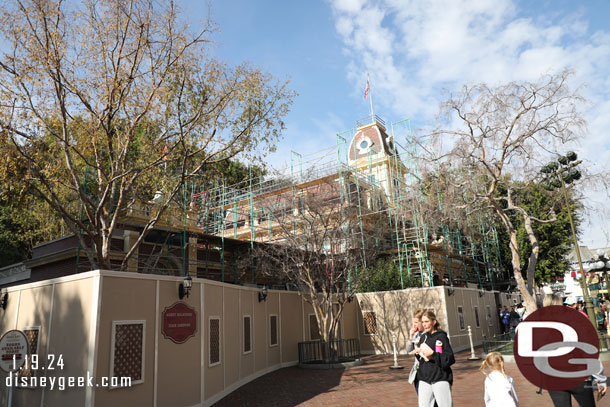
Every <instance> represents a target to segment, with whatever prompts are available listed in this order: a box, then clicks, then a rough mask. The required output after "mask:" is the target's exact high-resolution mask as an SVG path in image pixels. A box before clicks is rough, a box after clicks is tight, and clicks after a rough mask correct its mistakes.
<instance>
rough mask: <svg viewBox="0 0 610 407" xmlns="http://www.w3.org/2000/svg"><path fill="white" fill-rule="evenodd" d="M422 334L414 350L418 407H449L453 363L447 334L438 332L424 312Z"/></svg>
mask: <svg viewBox="0 0 610 407" xmlns="http://www.w3.org/2000/svg"><path fill="white" fill-rule="evenodd" d="M421 321H422V326H423V329H424V333H423V334H422V335H421V337H420V339H419V342H418V345H419V346H418V347H416V348H415V354H416V356H415V357H416V358H417V360H418V362H419V369H418V370H417V380H419V384H418V403H419V407H433V406H434V403H435V402H436V403H437V404H438V407H452V406H453V398H452V397H451V386H452V384H453V372H452V371H451V365H452V364H454V363H455V357H454V355H453V349H452V348H451V344H450V343H449V338H448V337H447V334H446V333H445V332H444V331H442V330H441V329H440V326H439V323H438V321H437V320H436V315H435V314H434V312H432V311H429V310H426V311H424V313H423V314H422V317H421Z"/></svg>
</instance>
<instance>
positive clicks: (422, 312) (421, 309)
mask: <svg viewBox="0 0 610 407" xmlns="http://www.w3.org/2000/svg"><path fill="white" fill-rule="evenodd" d="M423 315H424V309H423V308H420V309H418V310H416V311H415V314H413V318H417V319H419V320H421V317H422V316H423Z"/></svg>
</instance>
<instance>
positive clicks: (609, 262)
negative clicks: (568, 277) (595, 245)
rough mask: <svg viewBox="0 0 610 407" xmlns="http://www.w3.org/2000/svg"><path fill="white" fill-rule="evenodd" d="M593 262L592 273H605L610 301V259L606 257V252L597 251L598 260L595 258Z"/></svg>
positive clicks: (607, 295)
mask: <svg viewBox="0 0 610 407" xmlns="http://www.w3.org/2000/svg"><path fill="white" fill-rule="evenodd" d="M593 260H594V261H593V262H592V263H589V267H590V271H592V272H596V273H597V272H602V273H604V279H605V282H606V298H607V299H610V292H608V288H610V285H609V284H608V270H610V259H608V257H607V256H606V252H604V250H603V249H599V250H598V251H597V258H593ZM595 260H597V261H595Z"/></svg>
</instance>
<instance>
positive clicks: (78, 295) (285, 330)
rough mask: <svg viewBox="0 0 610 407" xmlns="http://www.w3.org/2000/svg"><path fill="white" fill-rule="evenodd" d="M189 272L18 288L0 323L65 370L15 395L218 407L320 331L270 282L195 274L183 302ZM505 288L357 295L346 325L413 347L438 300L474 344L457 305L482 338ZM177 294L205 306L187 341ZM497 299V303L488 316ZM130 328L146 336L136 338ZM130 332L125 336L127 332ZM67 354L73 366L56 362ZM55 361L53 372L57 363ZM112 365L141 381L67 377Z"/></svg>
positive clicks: (96, 275)
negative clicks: (176, 330)
mask: <svg viewBox="0 0 610 407" xmlns="http://www.w3.org/2000/svg"><path fill="white" fill-rule="evenodd" d="M182 281H183V279H182V278H179V277H170V276H158V275H146V274H138V273H129V272H113V271H90V272H86V273H80V274H76V275H73V276H68V277H62V278H57V279H53V280H46V281H40V282H35V283H30V284H24V285H20V286H15V287H10V288H8V289H7V293H8V301H7V307H6V309H4V310H2V309H0V332H1V333H4V332H6V331H8V330H11V329H19V330H23V331H27V332H28V333H29V334H31V333H32V332H37V335H36V336H35V338H36V340H35V343H36V349H35V353H37V354H38V358H39V367H38V370H37V371H35V372H34V373H33V374H34V376H36V377H38V378H39V379H40V378H41V377H43V376H44V377H47V378H55V380H60V379H59V378H60V377H64V379H63V380H66V382H65V388H64V389H63V390H59V389H58V384H59V382H56V384H55V389H54V390H52V391H51V390H50V389H49V385H48V383H47V387H46V388H44V387H42V388H41V387H37V388H19V387H17V388H14V389H13V395H12V398H13V400H12V405H13V406H24V407H26V406H27V407H32V406H45V407H53V406H58V407H59V406H61V407H65V406H108V407H115V406H123V405H129V406H155V407H156V406H172V407H181V406H209V405H212V404H213V403H215V402H216V401H218V400H220V399H221V398H223V397H224V396H226V395H227V394H229V393H230V392H232V391H233V390H235V389H237V388H239V387H240V386H242V385H243V384H245V383H248V382H249V381H251V380H253V379H255V378H257V377H259V376H261V375H264V374H266V373H269V372H271V371H274V370H276V369H279V368H282V367H286V366H292V365H296V364H297V363H298V346H297V344H298V342H302V341H308V340H311V339H314V338H315V336H316V334H317V326H315V317H313V309H312V308H311V305H309V304H308V303H306V302H305V301H304V300H303V297H301V296H300V295H299V294H298V293H297V292H294V291H276V290H269V292H268V295H267V299H266V301H259V293H260V292H261V290H260V289H259V288H256V287H246V286H238V285H231V284H226V283H221V282H216V281H210V280H204V279H194V281H193V287H192V290H191V293H190V296H188V297H185V298H184V299H182V300H179V298H178V288H179V285H180V283H181V282H182ZM496 295H498V294H497V293H494V292H484V291H479V290H476V289H466V288H456V289H455V290H454V291H453V292H452V293H451V295H449V291H448V289H447V288H446V287H430V288H412V289H406V290H400V291H391V292H380V293H366V294H357V295H356V296H355V298H354V301H351V302H349V303H346V306H345V308H344V311H343V317H342V319H341V323H340V333H339V334H340V336H341V337H342V338H345V339H349V338H356V337H357V338H359V339H360V343H361V349H362V352H363V353H378V354H387V353H390V352H391V351H392V340H393V338H392V335H393V334H394V335H396V337H397V341H398V349H399V350H400V352H401V353H404V352H405V343H406V342H405V340H406V338H407V336H408V331H409V328H410V327H411V326H412V315H413V312H414V310H415V309H417V308H430V309H434V310H435V311H436V313H437V315H438V319H439V322H440V324H441V326H442V327H443V329H445V330H446V331H447V332H448V334H449V336H450V339H451V341H452V344H453V346H454V348H455V350H456V351H457V350H460V349H464V348H466V347H467V346H468V345H467V344H468V342H467V337H466V336H464V330H463V329H460V322H459V321H460V317H459V315H457V314H456V312H457V309H458V307H462V311H463V315H462V318H464V323H465V324H466V325H471V326H472V328H473V335H474V338H475V341H476V342H477V343H479V342H480V340H481V338H482V335H483V334H486V335H488V336H492V335H493V334H494V333H498V332H499V327H498V321H497V317H496V315H495V314H496V310H495V302H494V299H495V296H496ZM502 298H503V297H502ZM504 300H505V301H507V302H508V301H509V300H513V299H512V298H503V301H504ZM177 302H182V303H184V304H186V305H187V306H188V307H190V308H192V309H194V310H195V314H196V330H195V332H194V336H192V337H190V338H188V339H187V340H186V341H184V343H175V342H174V341H173V340H171V339H170V338H167V337H165V335H164V334H163V332H162V324H163V312H164V310H166V309H167V308H168V307H171V306H173V305H175V304H176V303H177ZM475 306H476V307H478V310H479V311H478V312H479V326H478V327H477V324H476V321H475V320H474V316H473V309H474V307H475ZM488 307H489V308H490V309H491V312H492V313H493V314H492V315H491V316H490V317H488V314H487V310H488ZM247 326H250V328H247ZM131 329H135V330H136V332H137V333H138V334H137V335H135V336H133V335H132V336H130V335H131V334H130V333H129V332H131V331H129V330H131ZM122 330H125V336H124V337H119V336H117V332H119V331H121V332H123V331H122ZM248 330H249V331H250V335H247V331H248ZM212 331H213V332H212ZM214 335H216V336H214ZM121 338H123V339H121ZM125 338H127V339H125ZM130 338H131V339H130ZM133 338H136V339H137V340H134V339H133ZM213 338H216V339H213ZM119 340H134V342H133V343H130V346H131V348H130V347H128V349H130V352H131V353H130V354H129V355H123V356H121V357H119V356H116V355H114V356H113V350H116V349H118V348H117V347H116V343H115V342H116V341H119ZM246 342H247V344H246ZM212 343H216V344H217V345H218V346H212V345H211V344H212ZM212 348H213V349H212ZM133 354H136V356H135V357H134V356H133ZM138 355H140V356H138ZM60 356H61V358H62V360H63V364H64V366H63V369H60V368H59V367H58V366H57V361H58V359H59V357H60ZM121 358H123V359H121ZM134 358H135V359H134ZM51 359H54V360H55V365H56V366H55V369H54V370H50V369H48V367H49V362H50V361H51ZM134 360H135V361H136V362H134ZM114 363H117V364H119V363H124V364H127V366H123V365H121V369H127V371H133V370H129V369H135V371H136V372H137V373H135V375H136V376H137V377H139V378H140V380H138V381H137V382H134V383H132V385H131V386H130V387H119V388H106V387H101V385H100V386H99V387H96V386H95V385H94V386H93V387H90V386H87V385H85V386H83V387H78V386H75V387H68V385H67V380H68V379H67V378H68V377H84V378H87V377H93V382H94V383H97V384H100V380H101V378H102V377H110V376H113V374H112V373H111V372H116V370H113V364H114ZM129 363H131V364H129ZM43 367H46V368H47V370H43V369H42V368H43ZM6 378H7V374H6V373H4V372H2V374H1V376H0V380H3V381H4V382H6ZM7 397H8V388H7V386H6V385H2V386H0V404H2V405H5V404H7Z"/></svg>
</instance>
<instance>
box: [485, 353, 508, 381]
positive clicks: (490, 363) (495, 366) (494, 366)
mask: <svg viewBox="0 0 610 407" xmlns="http://www.w3.org/2000/svg"><path fill="white" fill-rule="evenodd" d="M486 367H489V368H490V369H491V370H499V371H500V372H502V374H503V375H504V376H506V373H504V358H503V357H502V355H501V354H500V352H490V353H488V354H487V357H485V360H484V361H483V363H481V367H480V368H479V370H480V371H482V372H483V370H485V368H486ZM483 373H485V372H483Z"/></svg>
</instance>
